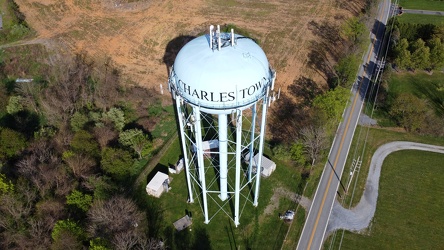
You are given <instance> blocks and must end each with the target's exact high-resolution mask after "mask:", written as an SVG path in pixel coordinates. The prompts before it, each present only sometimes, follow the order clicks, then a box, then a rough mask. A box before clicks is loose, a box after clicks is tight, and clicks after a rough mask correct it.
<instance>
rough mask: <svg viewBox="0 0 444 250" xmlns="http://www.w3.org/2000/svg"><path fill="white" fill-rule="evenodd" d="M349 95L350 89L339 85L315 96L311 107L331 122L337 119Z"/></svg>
mask: <svg viewBox="0 0 444 250" xmlns="http://www.w3.org/2000/svg"><path fill="white" fill-rule="evenodd" d="M349 97H350V90H348V89H346V88H342V87H340V86H338V87H336V88H335V89H333V90H329V91H327V92H326V93H324V94H322V95H318V96H316V97H315V99H314V101H313V107H314V108H315V109H316V110H317V111H319V112H322V113H324V114H325V116H326V117H327V119H328V120H329V121H332V122H336V121H339V120H340V118H341V115H342V112H343V110H344V108H345V105H346V103H347V101H348V99H349Z"/></svg>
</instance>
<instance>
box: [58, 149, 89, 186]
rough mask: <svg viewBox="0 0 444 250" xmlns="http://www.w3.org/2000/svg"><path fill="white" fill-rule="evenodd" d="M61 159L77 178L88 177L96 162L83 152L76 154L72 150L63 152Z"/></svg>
mask: <svg viewBox="0 0 444 250" xmlns="http://www.w3.org/2000/svg"><path fill="white" fill-rule="evenodd" d="M63 160H64V161H65V162H66V164H67V165H68V166H69V167H70V168H71V170H72V173H73V174H74V176H75V177H77V178H85V179H86V178H88V177H89V176H91V175H92V174H93V173H94V170H95V168H96V162H95V161H94V159H92V158H91V157H90V156H88V155H85V154H82V153H80V154H76V153H73V152H72V151H67V152H65V153H64V157H63Z"/></svg>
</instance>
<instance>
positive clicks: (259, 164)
mask: <svg viewBox="0 0 444 250" xmlns="http://www.w3.org/2000/svg"><path fill="white" fill-rule="evenodd" d="M269 91H270V88H267V94H266V95H265V96H264V99H263V101H262V121H261V131H260V136H259V159H258V162H257V167H256V189H255V192H254V201H253V206H255V207H257V204H258V203H257V201H258V198H259V187H260V181H261V170H262V169H261V168H262V154H263V153H264V138H265V121H266V115H267V107H268V93H269Z"/></svg>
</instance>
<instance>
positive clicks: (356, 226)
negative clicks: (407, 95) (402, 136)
mask: <svg viewBox="0 0 444 250" xmlns="http://www.w3.org/2000/svg"><path fill="white" fill-rule="evenodd" d="M407 149H409V150H422V151H429V152H435V153H441V154H444V147H443V146H434V145H429V144H422V143H415V142H406V141H395V142H390V143H387V144H384V145H382V146H381V147H379V148H378V149H377V150H376V152H375V153H374V154H373V157H372V160H371V163H370V169H369V173H368V176H367V183H366V185H365V190H364V194H363V195H362V197H361V200H360V201H359V203H358V205H356V207H354V208H352V209H351V210H348V209H345V208H343V207H342V206H341V205H340V204H339V203H338V202H337V201H336V202H335V204H334V206H333V210H332V212H331V216H330V220H329V223H328V226H327V232H326V233H327V235H328V234H330V233H332V232H333V231H335V230H338V229H345V230H350V231H354V232H360V231H362V230H364V229H366V228H367V227H368V226H369V225H370V222H371V220H372V219H373V216H374V215H375V211H376V203H377V199H378V188H379V177H380V175H381V167H382V164H383V162H384V159H385V157H387V156H388V155H389V154H391V153H393V152H395V151H399V150H407Z"/></svg>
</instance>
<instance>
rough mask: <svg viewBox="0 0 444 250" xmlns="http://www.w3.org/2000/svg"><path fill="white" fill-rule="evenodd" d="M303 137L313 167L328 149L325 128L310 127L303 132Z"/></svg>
mask: <svg viewBox="0 0 444 250" xmlns="http://www.w3.org/2000/svg"><path fill="white" fill-rule="evenodd" d="M301 135H302V143H303V144H304V148H305V151H306V152H307V154H308V155H309V157H310V160H311V165H312V166H313V165H314V164H315V162H316V159H317V158H318V157H319V155H320V154H321V153H322V151H324V150H325V149H327V148H328V145H327V143H328V140H327V132H326V131H325V127H323V126H317V127H315V126H313V125H310V126H308V127H304V128H303V129H302V130H301Z"/></svg>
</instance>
